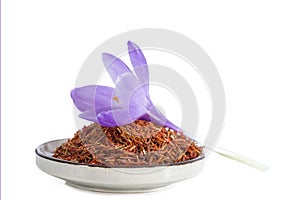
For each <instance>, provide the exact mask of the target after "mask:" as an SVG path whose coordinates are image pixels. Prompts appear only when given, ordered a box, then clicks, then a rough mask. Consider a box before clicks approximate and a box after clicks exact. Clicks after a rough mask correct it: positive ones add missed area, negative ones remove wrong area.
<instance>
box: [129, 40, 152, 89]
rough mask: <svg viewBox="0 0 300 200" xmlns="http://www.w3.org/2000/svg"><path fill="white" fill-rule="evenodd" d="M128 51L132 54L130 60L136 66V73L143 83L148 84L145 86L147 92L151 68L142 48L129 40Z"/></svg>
mask: <svg viewBox="0 0 300 200" xmlns="http://www.w3.org/2000/svg"><path fill="white" fill-rule="evenodd" d="M127 45H128V52H129V56H130V61H131V64H132V66H133V67H134V70H135V73H136V75H137V77H138V78H139V80H140V81H141V82H142V84H143V85H146V86H145V88H146V89H147V92H148V90H149V86H148V84H149V70H148V65H147V61H146V59H145V56H144V54H143V52H142V50H141V49H140V48H139V46H138V45H136V44H135V43H133V42H131V41H128V43H127Z"/></svg>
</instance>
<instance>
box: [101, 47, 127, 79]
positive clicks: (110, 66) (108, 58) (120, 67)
mask: <svg viewBox="0 0 300 200" xmlns="http://www.w3.org/2000/svg"><path fill="white" fill-rule="evenodd" d="M102 60H103V63H104V65H105V67H106V70H107V72H108V73H109V75H110V77H111V79H112V80H113V82H114V83H116V81H117V79H118V76H120V75H121V74H124V73H127V72H130V70H129V69H128V67H127V65H126V64H125V63H124V62H123V61H122V60H120V59H118V58H116V57H115V56H113V55H111V54H108V53H103V54H102ZM130 73H131V72H130Z"/></svg>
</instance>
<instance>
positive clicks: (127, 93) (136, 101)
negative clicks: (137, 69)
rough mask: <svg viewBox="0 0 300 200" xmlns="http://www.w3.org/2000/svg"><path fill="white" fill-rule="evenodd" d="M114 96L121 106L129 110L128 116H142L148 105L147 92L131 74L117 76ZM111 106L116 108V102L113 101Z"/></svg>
mask: <svg viewBox="0 0 300 200" xmlns="http://www.w3.org/2000/svg"><path fill="white" fill-rule="evenodd" d="M114 96H116V97H117V98H118V99H119V102H120V103H121V104H122V106H123V107H124V108H125V109H127V110H129V112H130V114H131V115H134V116H141V115H142V114H144V113H145V111H146V109H147V106H148V105H149V103H150V99H149V96H148V95H147V92H146V91H145V90H144V87H143V86H141V85H140V81H138V80H137V78H136V77H135V76H134V75H133V74H132V73H125V74H122V75H121V76H119V79H118V81H117V83H116V89H115V91H114ZM112 105H113V106H117V105H118V102H116V101H114V102H113V104H112Z"/></svg>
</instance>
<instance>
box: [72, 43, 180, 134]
mask: <svg viewBox="0 0 300 200" xmlns="http://www.w3.org/2000/svg"><path fill="white" fill-rule="evenodd" d="M127 45H128V52H129V56H130V61H131V64H132V66H133V68H134V72H135V74H134V73H133V72H132V71H130V69H129V68H128V67H127V65H126V64H125V63H124V62H123V61H122V60H120V59H119V58H116V57H115V56H113V55H111V54H108V53H103V54H102V60H103V63H104V65H105V67H106V70H107V72H108V73H109V75H110V77H111V79H112V81H113V82H114V84H115V88H112V87H108V86H100V85H89V86H84V87H80V88H75V89H73V90H72V91H71V97H72V99H73V101H74V104H75V105H76V107H77V108H78V109H79V110H80V111H81V112H82V113H81V114H80V115H79V116H80V117H81V118H83V119H86V120H89V121H93V122H97V123H99V124H100V125H102V126H108V127H114V126H123V125H126V124H129V123H131V122H133V121H135V120H137V119H142V120H146V121H152V122H153V123H156V124H158V125H161V126H165V127H169V128H171V129H173V130H175V131H181V129H180V128H179V127H177V126H176V125H174V124H173V123H172V122H170V121H169V120H168V119H166V117H165V116H164V115H163V114H162V113H161V112H160V111H159V110H158V109H157V108H156V107H155V105H154V104H153V103H152V101H151V98H150V95H149V70H148V65H147V62H146V59H145V56H144V54H143V53H142V51H141V49H140V48H139V47H138V46H137V45H136V44H134V43H133V42H130V41H129V42H128V43H127Z"/></svg>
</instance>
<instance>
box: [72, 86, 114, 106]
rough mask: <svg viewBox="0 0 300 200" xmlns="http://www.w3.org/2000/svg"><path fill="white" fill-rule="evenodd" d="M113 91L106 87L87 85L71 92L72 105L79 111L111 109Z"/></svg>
mask: <svg viewBox="0 0 300 200" xmlns="http://www.w3.org/2000/svg"><path fill="white" fill-rule="evenodd" d="M113 93H114V89H113V88H111V87H107V86H99V85H89V86H84V87H80V88H75V89H73V90H72V91H71V97H72V99H73V101H74V104H75V105H76V107H77V108H78V109H79V110H80V111H86V110H94V109H95V108H97V109H98V110H107V109H111V107H112V100H113Z"/></svg>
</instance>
